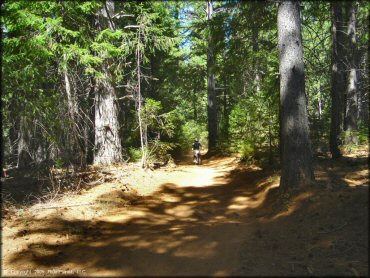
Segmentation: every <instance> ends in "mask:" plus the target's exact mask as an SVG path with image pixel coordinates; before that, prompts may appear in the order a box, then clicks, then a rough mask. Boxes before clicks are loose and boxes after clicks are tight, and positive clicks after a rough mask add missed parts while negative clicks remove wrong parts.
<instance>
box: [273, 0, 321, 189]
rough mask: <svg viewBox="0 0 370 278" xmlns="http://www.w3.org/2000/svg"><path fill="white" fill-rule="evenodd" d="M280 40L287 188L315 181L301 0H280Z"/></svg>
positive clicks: (283, 175) (282, 184)
mask: <svg viewBox="0 0 370 278" xmlns="http://www.w3.org/2000/svg"><path fill="white" fill-rule="evenodd" d="M278 41H279V60H280V64H279V71H280V107H281V123H280V129H281V148H282V150H281V153H282V158H281V161H282V172H281V179H280V187H281V188H282V189H288V188H292V187H300V186H304V185H308V184H310V183H312V182H313V181H314V175H313V167H312V155H311V148H310V139H309V129H308V116H307V101H306V95H305V76H304V63H303V46H302V35H301V19H300V8H299V2H298V1H282V2H280V4H279V8H278Z"/></svg>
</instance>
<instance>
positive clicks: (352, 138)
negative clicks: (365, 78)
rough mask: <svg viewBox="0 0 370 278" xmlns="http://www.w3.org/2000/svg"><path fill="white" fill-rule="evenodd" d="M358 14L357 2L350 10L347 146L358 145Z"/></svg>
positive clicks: (348, 31)
mask: <svg viewBox="0 0 370 278" xmlns="http://www.w3.org/2000/svg"><path fill="white" fill-rule="evenodd" d="M356 13H357V2H351V3H350V4H349V9H348V28H347V35H348V46H349V49H348V51H349V65H350V69H349V76H348V80H347V101H346V119H345V123H346V126H345V130H346V131H347V132H348V133H347V135H348V136H346V144H357V143H358V142H357V136H356V134H355V132H356V131H357V130H358V127H357V114H358V107H357V105H358V102H357V87H358V84H357V83H358V80H357V66H358V65H357V64H358V63H357V56H358V55H357V38H356V37H357V36H356Z"/></svg>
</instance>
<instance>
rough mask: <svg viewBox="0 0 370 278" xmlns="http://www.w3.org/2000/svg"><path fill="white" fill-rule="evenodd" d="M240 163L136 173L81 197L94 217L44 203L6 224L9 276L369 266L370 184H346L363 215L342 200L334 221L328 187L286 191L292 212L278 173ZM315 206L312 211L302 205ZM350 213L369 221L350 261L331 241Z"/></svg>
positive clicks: (329, 270)
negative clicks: (278, 201)
mask: <svg viewBox="0 0 370 278" xmlns="http://www.w3.org/2000/svg"><path fill="white" fill-rule="evenodd" d="M236 166H237V164H236V161H235V160H234V159H233V158H222V159H221V158H220V159H215V160H213V161H212V162H208V163H205V164H204V165H201V166H195V165H181V166H178V167H176V168H175V169H173V170H159V171H155V172H154V174H153V175H154V177H153V176H152V177H151V175H149V178H148V175H141V174H140V172H138V173H137V176H135V177H136V178H137V186H136V187H135V188H136V191H137V194H135V195H130V194H129V192H124V191H125V189H124V187H123V185H122V184H117V183H105V184H102V185H100V186H97V187H96V188H93V189H91V190H90V191H88V192H86V193H85V194H83V195H80V196H76V197H75V200H74V201H75V202H80V203H81V202H84V201H85V202H86V200H89V201H91V202H97V201H98V200H100V203H99V204H100V207H99V209H100V210H102V208H104V213H103V214H100V215H98V214H96V215H94V216H92V217H91V216H90V214H89V212H90V211H91V210H94V209H97V208H94V207H89V206H86V207H83V206H81V207H67V208H60V209H59V208H58V209H50V210H47V209H45V210H41V209H40V211H38V212H33V213H30V214H29V215H27V217H28V219H32V220H29V221H26V220H25V219H26V217H24V218H23V220H19V219H17V220H12V221H10V220H9V221H8V222H6V227H5V228H4V230H3V232H4V235H3V274H6V275H16V274H18V275H19V274H22V273H20V272H19V271H29V272H28V273H27V274H28V275H33V274H35V275H36V274H37V275H38V276H40V275H50V274H58V275H67V274H71V275H87V276H99V277H100V276H146V275H149V276H158V275H159V276H162V275H169V276H192V275H194V276H199V275H201V276H235V275H252V276H253V275H272V274H273V275H287V274H291V275H311V274H315V273H318V271H319V273H320V274H322V275H325V274H331V275H341V274H343V273H344V274H347V275H348V274H354V273H356V272H357V273H360V274H361V273H363V272H364V271H366V270H368V265H367V266H366V260H365V262H364V260H363V259H366V255H364V254H365V253H364V251H366V250H362V249H361V248H360V247H359V246H363V247H364V248H366V246H365V245H366V241H365V239H366V237H367V236H366V234H367V232H368V230H366V227H365V228H364V227H363V225H364V224H363V223H364V222H363V221H367V220H365V218H366V219H367V216H368V215H367V214H366V210H364V208H363V207H362V208H360V207H359V206H358V205H357V206H356V204H359V205H361V204H360V202H359V198H360V200H362V201H363V203H365V204H366V201H368V199H366V196H364V191H365V192H368V191H367V190H368V188H364V189H363V190H362V191H361V192H360V191H358V193H357V192H355V193H356V194H354V193H353V192H352V193H351V192H349V191H348V195H349V194H350V193H351V194H352V195H351V196H352V197H351V199H350V201H351V202H352V203H351V204H350V205H351V206H355V207H354V208H353V210H355V209H357V210H358V211H357V213H356V215H357V218H353V219H352V218H351V216H352V214H351V215H347V214H345V213H344V211H348V210H346V207H345V206H343V208H342V207H339V206H337V207H336V210H335V212H334V211H333V213H338V215H339V216H340V217H332V219H331V220H328V215H330V213H331V211H328V214H327V215H320V216H319V212H320V213H321V212H322V209H323V208H322V207H320V206H319V205H317V204H318V203H322V204H325V205H327V206H329V210H330V206H332V203H330V198H329V197H327V196H326V195H325V194H324V193H325V192H326V191H325V192H324V193H323V194H321V195H320V194H319V195H317V196H319V197H318V198H321V201H322V202H318V201H315V199H313V198H314V197H315V198H317V196H316V195H314V194H313V193H312V192H305V193H303V194H300V195H297V196H295V199H294V200H293V199H289V198H288V199H287V203H286V204H287V209H285V210H281V209H280V208H276V207H271V206H270V205H269V200H271V198H272V196H273V195H274V194H273V192H274V188H276V187H277V185H278V178H277V177H278V175H277V174H276V173H275V172H274V171H272V170H270V171H267V170H262V169H260V168H258V167H244V168H243V167H241V166H240V165H239V166H238V168H236ZM140 176H141V178H140ZM143 176H144V177H143ZM150 177H151V178H150ZM147 178H148V179H147ZM352 178H353V177H352ZM146 179H147V180H146ZM365 179H366V177H365ZM312 190H314V189H312ZM321 191H323V190H322V189H321ZM122 192H123V193H122ZM346 192H347V191H343V193H342V196H346V195H345V194H347V193H346ZM313 196H314V197H313ZM353 196H355V197H353ZM130 198H131V199H130ZM338 198H339V197H338ZM356 198H357V199H356ZM361 198H362V199H361ZM102 199H103V200H110V201H111V202H110V203H109V202H108V201H107V203H104V202H101V200H102ZM127 199H130V202H129V203H128V202H127ZM282 203H284V202H282ZM104 204H105V207H104V206H103V205H104ZM315 204H316V207H314V206H313V205H315ZM308 208H309V209H312V210H310V211H309V213H308V212H307V211H303V210H302V209H306V210H307V209H308ZM365 209H366V208H365ZM315 213H317V215H316V216H315ZM320 217H321V218H322V219H321V218H320ZM346 217H347V218H349V219H350V220H351V221H352V222H353V223H354V225H355V224H356V223H357V224H356V225H359V226H360V227H361V229H360V230H357V232H358V233H359V234H358V235H357V236H354V237H355V238H357V240H358V241H359V243H358V246H357V245H356V246H355V248H352V250H350V252H351V258H352V263H351V265H350V266H348V263H347V261H346V259H347V257H343V255H341V256H339V255H338V254H340V253H338V254H337V253H336V251H335V250H334V251H333V249H331V248H332V247H330V246H331V245H330V244H334V243H335V244H336V246H335V247H336V248H339V251H341V248H342V245H341V244H343V241H342V242H341V241H340V238H341V237H340V236H339V237H338V236H337V234H336V237H335V238H333V234H334V232H333V233H332V232H331V230H330V229H331V228H332V229H333V230H334V229H337V230H338V233H340V232H342V231H346V232H347V228H346V227H345V226H346V225H348V222H347V224H345V225H344V226H343V227H341V225H342V224H343V219H345V218H346ZM320 219H321V220H320ZM352 222H351V223H352ZM330 227H331V228H330ZM320 228H321V230H318V229H320ZM317 231H319V232H317ZM320 231H321V232H323V233H320ZM327 231H328V232H327ZM350 231H352V229H351V230H350ZM350 231H349V232H350ZM326 232H327V233H326ZM315 236H316V237H317V238H314V239H312V238H313V237H315ZM344 236H348V234H345V235H343V237H344ZM325 242H326V243H325ZM333 242H334V243H333ZM315 244H316V245H315ZM325 244H327V247H325ZM351 244H356V243H353V242H351ZM347 247H348V246H347ZM352 247H353V246H352ZM367 247H368V245H367ZM343 248H345V246H343ZM313 250H314V251H315V252H313ZM327 251H331V252H332V253H330V254H331V258H332V261H330V264H331V266H328V263H327V262H326V263H325V262H322V260H323V258H326V259H327V257H328V254H327V253H325V252H327ZM320 252H321V253H320ZM347 252H348V251H347ZM356 252H357V253H356ZM343 262H344V265H345V266H343ZM37 270H39V271H38V272H36V271H37ZM365 273H366V272H365ZM21 276H24V275H21Z"/></svg>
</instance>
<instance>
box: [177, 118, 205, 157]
mask: <svg viewBox="0 0 370 278" xmlns="http://www.w3.org/2000/svg"><path fill="white" fill-rule="evenodd" d="M181 130H182V133H181V138H179V141H180V145H181V147H182V149H183V150H190V149H191V147H192V144H193V143H194V139H195V138H197V139H199V141H200V143H201V144H202V146H203V148H206V146H207V136H208V132H207V127H206V125H205V124H200V123H199V122H197V121H194V120H189V121H187V122H186V123H185V124H184V125H183V126H182V128H181Z"/></svg>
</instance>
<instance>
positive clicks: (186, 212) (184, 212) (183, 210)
mask: <svg viewBox="0 0 370 278" xmlns="http://www.w3.org/2000/svg"><path fill="white" fill-rule="evenodd" d="M165 212H166V213H167V214H169V215H173V216H176V217H189V216H191V215H193V213H194V210H193V209H192V208H191V207H190V206H187V205H179V206H176V207H173V208H169V209H165Z"/></svg>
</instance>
